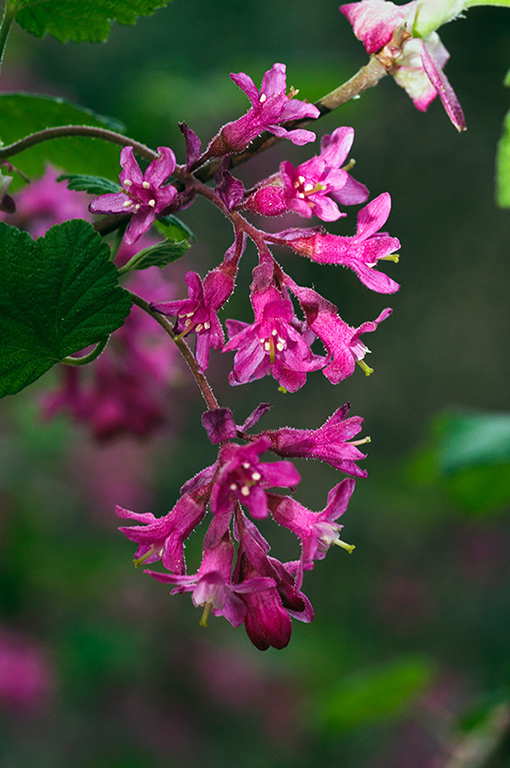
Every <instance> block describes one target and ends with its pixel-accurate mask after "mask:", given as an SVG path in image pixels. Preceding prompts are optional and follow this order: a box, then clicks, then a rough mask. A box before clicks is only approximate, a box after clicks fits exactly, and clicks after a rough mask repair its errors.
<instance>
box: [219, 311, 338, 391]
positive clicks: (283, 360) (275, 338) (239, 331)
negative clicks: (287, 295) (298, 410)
mask: <svg viewBox="0 0 510 768" xmlns="http://www.w3.org/2000/svg"><path fill="white" fill-rule="evenodd" d="M226 325H227V331H228V334H229V337H230V341H228V342H227V344H226V345H225V347H224V348H223V351H224V352H231V351H232V350H237V352H236V355H235V358H234V369H233V371H232V373H231V374H230V377H229V381H230V383H231V384H232V385H235V384H245V383H247V382H250V381H255V380H256V379H260V378H262V377H263V376H266V375H267V374H271V375H272V376H273V377H274V378H275V379H276V380H277V381H278V383H279V384H280V386H282V387H284V389H286V390H287V391H288V392H296V391H297V390H298V389H300V388H301V387H302V386H303V384H304V383H305V382H306V374H307V373H308V372H310V371H315V370H317V369H318V368H321V367H322V366H323V363H324V361H323V358H320V357H318V356H317V355H314V354H313V353H312V350H311V349H310V346H309V345H310V343H311V341H312V340H313V336H311V335H310V334H309V333H308V335H306V332H305V333H303V330H302V329H301V328H300V326H299V321H298V320H297V319H296V318H295V317H294V308H293V306H292V302H290V301H289V300H286V299H283V298H277V299H275V300H274V301H268V302H267V303H266V304H265V305H264V306H263V307H261V308H260V310H259V313H258V316H256V320H255V322H254V323H252V324H251V325H248V323H243V322H240V321H239V320H227V321H226Z"/></svg>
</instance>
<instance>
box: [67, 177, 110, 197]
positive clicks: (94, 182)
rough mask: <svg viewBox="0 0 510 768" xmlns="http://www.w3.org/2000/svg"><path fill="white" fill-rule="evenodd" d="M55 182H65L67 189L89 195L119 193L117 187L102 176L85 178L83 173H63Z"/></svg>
mask: <svg viewBox="0 0 510 768" xmlns="http://www.w3.org/2000/svg"><path fill="white" fill-rule="evenodd" d="M57 181H67V188H68V189H73V190H75V191H76V192H89V194H91V195H105V194H107V193H108V192H119V189H120V187H119V185H118V184H115V182H114V181H110V179H105V178H104V177H103V176H87V175H86V174H83V173H64V174H62V176H59V177H58V179H57Z"/></svg>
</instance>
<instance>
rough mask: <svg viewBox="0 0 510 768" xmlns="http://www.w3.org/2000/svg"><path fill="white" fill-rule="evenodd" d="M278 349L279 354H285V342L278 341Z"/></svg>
mask: <svg viewBox="0 0 510 768" xmlns="http://www.w3.org/2000/svg"><path fill="white" fill-rule="evenodd" d="M276 349H277V350H278V352H283V350H284V349H285V342H284V341H278V342H277V344H276Z"/></svg>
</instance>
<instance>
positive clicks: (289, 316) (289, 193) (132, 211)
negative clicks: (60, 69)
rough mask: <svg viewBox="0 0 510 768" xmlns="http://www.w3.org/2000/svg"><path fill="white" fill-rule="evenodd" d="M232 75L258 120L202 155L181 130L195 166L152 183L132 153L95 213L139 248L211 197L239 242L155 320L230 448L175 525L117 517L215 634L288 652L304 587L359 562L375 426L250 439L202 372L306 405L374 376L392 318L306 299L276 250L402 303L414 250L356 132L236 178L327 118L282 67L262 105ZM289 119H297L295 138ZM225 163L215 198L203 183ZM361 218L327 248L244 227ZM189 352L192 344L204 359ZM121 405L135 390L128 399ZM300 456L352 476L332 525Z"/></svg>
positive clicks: (165, 155)
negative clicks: (304, 400) (199, 544)
mask: <svg viewBox="0 0 510 768" xmlns="http://www.w3.org/2000/svg"><path fill="white" fill-rule="evenodd" d="M231 77H232V79H233V80H234V82H235V83H236V84H237V85H239V86H240V87H241V88H242V89H243V90H244V91H245V92H246V94H247V95H248V97H249V99H250V102H251V107H250V109H249V110H248V112H247V113H246V114H245V115H244V116H242V117H240V118H238V119H237V120H234V121H233V122H231V123H228V124H227V125H226V126H224V127H223V128H221V130H220V131H219V132H218V134H217V135H216V136H215V137H213V139H212V140H211V141H210V142H209V144H208V146H207V149H206V150H205V151H204V152H203V153H202V151H201V146H200V140H199V138H198V136H197V135H196V134H195V133H194V132H193V131H192V129H191V128H189V127H188V126H187V125H185V124H181V126H180V127H181V131H182V133H183V135H184V137H185V140H186V148H187V158H186V164H185V165H183V166H179V165H177V164H176V162H175V156H174V154H173V152H172V150H170V149H169V148H165V147H159V148H158V157H157V159H155V160H153V161H152V162H151V164H150V165H149V167H148V169H147V171H145V173H142V171H141V170H140V168H139V166H138V164H137V162H136V161H135V160H134V155H133V150H132V148H131V147H127V148H125V149H123V150H122V153H121V165H122V172H121V174H120V182H121V185H122V188H121V191H120V192H118V193H108V194H105V195H102V196H101V197H99V198H96V199H95V200H94V201H93V202H92V203H91V205H90V210H91V211H92V212H95V213H97V212H102V213H109V214H121V215H122V216H123V217H124V219H125V217H126V214H127V215H129V216H130V217H131V218H130V219H129V221H128V224H127V229H126V234H125V240H126V242H127V243H128V244H130V247H133V244H134V243H135V242H136V241H137V240H138V239H139V238H141V237H142V236H144V234H145V233H146V231H147V230H148V228H149V227H150V225H151V224H152V222H153V221H154V220H155V218H156V217H158V216H164V215H166V214H168V213H169V212H170V211H172V212H175V211H177V210H180V209H182V208H184V207H186V206H187V205H189V204H190V203H191V202H192V201H193V199H195V198H196V197H197V196H199V195H202V196H204V197H206V198H207V199H209V200H210V201H211V202H212V203H213V204H214V205H215V206H216V207H217V208H218V209H219V210H220V211H221V212H222V213H223V214H224V215H225V216H226V217H227V218H228V219H229V220H230V222H231V224H232V227H233V230H234V239H233V243H232V245H231V246H230V248H229V249H228V250H227V251H226V253H225V255H224V257H223V259H222V261H221V262H220V263H219V264H218V265H217V266H215V267H214V268H213V269H211V271H210V272H209V273H208V274H207V275H206V276H205V277H204V278H202V277H201V276H200V275H199V274H198V273H197V272H196V271H194V270H189V271H188V272H187V273H186V275H185V282H186V285H187V289H188V295H187V297H182V298H175V297H171V298H167V299H165V300H160V299H159V298H158V297H157V296H154V297H153V298H152V300H151V302H150V306H149V310H150V312H151V313H152V314H153V315H154V317H156V318H159V319H160V320H159V322H160V324H161V323H163V324H164V323H167V324H168V323H169V328H171V334H172V335H173V338H174V339H175V341H176V342H177V344H178V345H179V344H181V345H182V344H183V343H184V344H185V345H186V349H187V350H188V352H189V354H190V355H191V358H192V363H191V366H192V368H194V369H195V376H196V378H197V381H198V382H199V384H200V382H202V384H201V387H202V392H203V394H204V397H205V398H206V401H207V403H208V410H207V411H206V413H205V414H204V416H203V425H204V427H205V430H206V432H207V435H208V437H209V439H210V441H211V442H212V443H213V444H214V445H217V446H218V455H217V459H216V461H215V462H214V464H212V465H211V466H209V467H206V468H205V469H203V470H201V471H200V472H198V474H197V475H195V477H193V478H191V479H190V480H188V481H187V482H186V483H185V484H184V485H183V486H182V488H181V496H180V497H179V499H177V501H176V502H175V504H174V506H173V507H172V509H171V510H170V512H169V513H168V514H167V515H165V516H164V517H159V518H158V517H155V516H154V515H153V514H152V513H147V512H145V513H139V512H133V511H131V510H127V509H123V508H121V507H118V508H117V514H118V515H119V516H120V517H122V518H124V519H125V520H127V521H129V522H130V525H127V526H123V527H121V529H120V530H121V531H123V532H124V533H125V535H126V536H127V537H128V538H129V539H130V540H131V541H133V542H134V543H136V544H137V550H136V553H135V564H136V565H140V564H142V563H145V564H148V565H150V564H152V563H156V562H160V564H161V566H162V567H163V569H164V570H163V571H155V570H147V571H146V573H148V574H149V575H150V576H152V577H153V578H154V579H156V580H158V581H160V582H163V583H165V584H170V585H172V593H181V592H191V596H192V600H193V603H194V605H196V606H201V607H203V618H202V623H207V618H208V615H209V614H210V613H211V612H212V614H213V615H215V616H220V615H223V616H225V618H226V619H227V620H228V621H229V622H230V623H231V624H232V625H233V626H239V625H241V624H244V626H245V629H246V632H247V634H248V636H249V638H250V639H251V641H252V642H253V643H254V644H255V646H256V647H257V648H260V649H265V648H268V647H269V646H273V647H275V648H283V647H284V646H286V645H287V643H288V642H289V640H290V636H291V631H292V626H291V619H292V618H295V619H299V620H300V621H305V622H309V621H311V619H312V618H313V610H312V606H311V604H310V602H309V600H308V599H307V598H306V596H305V595H304V593H303V591H302V587H303V575H304V573H305V572H306V571H308V570H310V569H311V568H313V566H314V563H315V561H316V560H320V559H322V558H323V557H324V556H325V555H326V553H327V551H328V549H329V547H330V546H331V545H332V544H336V545H339V546H340V547H343V548H344V549H346V550H348V551H352V549H353V546H352V545H349V544H346V543H345V542H343V541H342V539H341V538H340V531H341V528H342V526H341V524H340V523H339V522H338V520H339V518H340V517H341V516H342V515H343V514H344V512H345V510H346V509H347V505H348V503H349V499H350V497H351V495H352V492H353V490H354V485H355V478H363V477H365V475H366V471H364V470H363V469H361V468H360V467H359V465H358V463H357V462H358V461H359V460H360V459H363V458H365V455H364V454H363V453H362V452H361V451H360V450H359V448H358V447H357V446H358V445H360V444H362V443H365V442H367V441H368V438H365V439H362V440H356V439H355V437H356V435H357V434H358V433H359V432H360V430H361V424H362V419H361V418H360V417H358V416H351V417H349V416H348V409H349V406H348V405H346V406H344V407H343V408H340V409H338V410H337V411H335V413H334V414H333V415H332V416H331V417H330V418H329V419H328V420H327V421H326V423H325V424H324V425H323V426H322V427H319V428H317V429H297V428H292V427H284V428H281V429H277V430H273V431H271V430H269V431H263V432H259V433H253V427H254V426H255V424H256V423H257V422H258V420H259V419H260V417H261V416H262V415H263V414H264V413H265V412H266V410H267V409H268V408H269V407H270V406H269V404H262V405H260V406H259V407H258V408H257V409H256V410H255V411H254V412H253V413H252V414H251V415H250V416H249V417H248V419H247V420H246V421H245V422H244V424H242V425H240V426H239V425H237V424H236V423H235V421H234V416H233V414H232V412H231V411H230V410H229V409H228V408H221V407H219V406H218V404H217V403H216V402H215V400H214V397H213V396H212V395H211V394H210V392H208V391H206V390H204V386H205V385H204V384H203V381H205V377H204V374H205V372H206V371H207V368H208V365H209V361H210V355H211V353H212V352H213V351H214V352H223V353H229V352H233V353H234V358H233V366H232V371H231V373H230V377H229V381H230V384H231V385H241V384H246V383H249V382H252V381H255V380H257V379H260V378H262V377H265V376H271V377H273V378H274V379H275V380H276V382H277V383H278V385H279V388H280V390H282V391H285V392H296V391H297V390H299V389H300V388H301V387H303V386H304V385H305V383H306V379H307V375H308V374H311V373H313V372H315V371H322V372H323V374H324V375H325V376H326V377H327V378H328V379H329V381H331V382H332V383H333V384H336V383H338V382H340V381H342V380H343V379H345V378H347V377H348V376H351V375H352V374H353V373H354V371H355V368H356V363H358V364H359V366H360V367H361V368H362V370H363V371H364V372H365V373H366V374H367V375H368V374H369V373H371V372H372V369H371V368H369V366H368V365H367V364H366V362H365V361H364V358H365V356H366V354H367V353H368V352H369V351H370V350H369V349H368V347H367V346H366V345H365V341H364V336H365V334H366V333H368V332H373V331H375V330H376V328H377V326H378V324H379V323H380V322H381V321H382V320H384V319H385V318H387V317H388V316H389V314H390V313H391V309H384V310H383V311H382V312H381V313H380V315H379V317H377V318H376V319H375V320H370V321H367V322H364V323H362V324H361V325H360V326H359V327H358V328H355V327H352V326H350V325H349V324H348V323H346V322H345V321H344V320H343V319H342V318H341V316H340V314H339V312H338V308H337V306H336V305H335V304H333V303H332V301H331V300H330V299H329V298H326V297H324V296H321V295H320V294H319V293H318V292H317V291H315V290H314V289H313V288H311V287H307V286H301V285H298V284H297V283H296V282H295V281H294V280H293V278H292V277H291V276H290V275H289V274H287V273H286V272H285V271H284V270H283V269H282V267H281V266H280V264H279V263H278V262H277V261H276V259H275V257H274V254H273V250H274V248H275V247H278V248H286V249H288V250H289V251H291V252H293V253H295V254H298V255H301V256H305V257H306V258H309V259H311V260H313V261H316V262H319V263H323V264H341V265H343V266H347V267H349V268H350V269H351V270H353V271H354V272H355V273H356V274H357V275H358V277H359V278H360V280H361V281H362V282H363V283H364V284H365V285H366V286H368V287H369V288H371V289H372V290H374V291H377V292H379V293H388V294H389V293H393V292H395V291H396V290H398V288H399V286H398V283H396V282H395V281H394V280H393V279H392V278H390V277H389V276H387V275H386V274H385V273H384V272H382V271H380V268H379V267H380V264H381V263H382V262H383V260H390V261H397V260H398V256H397V253H396V252H397V250H398V248H399V246H400V243H399V241H398V239H397V238H395V237H392V236H390V235H388V234H386V233H385V232H381V227H383V226H384V225H385V224H386V221H387V219H388V216H389V213H390V208H391V201H390V196H389V195H388V194H387V193H384V194H382V195H379V197H376V198H375V199H374V200H372V201H371V202H367V201H368V197H369V193H368V190H367V188H366V187H365V186H364V185H363V184H362V183H360V182H359V181H357V180H355V179H354V178H353V177H352V176H351V175H350V173H349V169H350V167H351V166H352V163H350V162H349V158H348V155H349V152H350V150H351V147H352V143H353V140H354V131H353V129H352V128H348V127H340V128H337V129H336V130H334V131H333V132H332V134H331V135H327V136H324V137H323V138H322V141H321V147H320V152H319V154H318V155H316V156H314V157H311V158H310V159H308V160H306V161H305V162H303V163H301V164H300V165H297V166H296V167H294V166H293V165H292V164H291V163H290V162H287V161H285V162H283V163H282V164H281V166H280V169H279V171H278V172H276V173H275V174H273V175H272V176H269V177H268V178H266V179H263V180H261V181H260V182H258V183H257V184H256V185H255V186H254V187H253V188H252V189H249V190H245V188H244V186H243V183H242V181H241V180H240V179H238V178H236V177H235V176H234V175H233V172H232V163H231V156H232V155H234V154H236V153H239V152H242V151H243V150H245V149H246V148H247V147H248V145H249V144H250V143H251V142H252V141H253V139H255V138H257V137H258V136H259V135H260V134H261V133H262V132H263V131H269V132H271V133H272V134H273V135H275V136H277V137H279V138H287V139H289V140H290V141H292V142H294V143H296V144H300V145H302V144H305V143H307V142H309V141H311V140H314V139H315V134H314V133H312V132H311V131H309V130H304V129H303V128H302V127H301V125H302V121H304V120H306V121H309V120H310V119H313V118H315V117H317V116H318V115H319V112H318V110H317V109H316V108H315V107H313V106H312V105H310V104H307V103H306V102H301V101H298V100H296V99H294V98H292V97H293V96H294V95H295V93H296V92H295V91H294V90H293V89H291V93H290V96H289V95H287V92H286V91H287V88H286V78H285V66H284V65H283V64H275V65H274V66H273V67H272V68H271V69H270V70H269V71H268V72H266V74H265V75H264V78H263V82H262V87H261V89H260V91H259V90H258V89H256V88H255V85H254V84H253V81H252V80H251V78H249V77H248V76H247V75H245V74H242V73H241V74H238V75H232V76H231ZM289 120H292V121H294V122H293V123H291V128H290V130H289V129H288V121H289ZM296 121H297V122H296ZM292 126H294V127H292ZM295 126H297V127H295ZM214 158H217V159H216V160H215V162H216V164H217V167H216V170H215V172H214V180H215V186H214V187H213V188H212V187H210V186H207V185H206V184H205V183H204V182H203V181H202V180H201V178H200V173H202V172H203V170H204V169H205V170H207V168H208V165H207V164H208V163H210V162H211V159H214ZM218 163H219V165H218ZM199 171H200V173H199ZM350 205H362V206H363V207H361V209H360V210H359V211H358V216H357V218H358V226H357V231H356V233H355V234H346V235H333V234H328V233H327V232H325V231H324V230H323V229H322V227H321V226H319V227H317V226H312V227H309V228H306V227H305V228H303V227H294V228H291V229H286V230H284V231H281V232H277V233H274V232H268V231H265V230H264V229H263V228H258V227H255V226H254V225H253V224H252V223H251V222H250V221H249V219H248V218H246V215H248V216H249V215H250V214H251V213H255V214H257V216H259V217H260V216H262V217H266V216H268V217H274V216H276V215H281V214H284V213H294V214H298V215H300V216H302V217H304V218H305V219H310V218H312V217H313V216H315V217H317V218H318V219H319V220H321V221H323V222H329V221H335V220H338V219H340V218H343V217H345V216H346V215H347V213H346V211H345V210H344V208H345V207H346V206H350ZM248 239H250V240H251V241H252V242H253V243H254V244H255V247H256V249H257V252H258V261H257V264H256V265H255V266H254V268H253V280H252V283H251V287H250V302H251V306H252V310H253V320H252V322H245V321H242V320H238V319H233V318H227V319H226V320H225V321H224V323H223V322H222V321H221V319H220V317H219V314H218V313H219V312H220V310H222V308H223V307H224V305H225V304H226V302H227V301H228V299H229V298H230V296H231V295H232V293H233V291H234V288H235V284H236V277H237V273H238V269H239V263H240V260H241V257H242V256H243V254H244V252H245V246H246V242H247V240H248ZM166 318H168V320H167V319H166ZM224 328H225V330H224ZM190 342H192V343H193V342H194V344H193V348H194V352H193V353H192V352H191V349H190V347H189V346H188V344H189V343H190ZM121 391H122V386H120V387H119V391H118V397H119V398H120V397H121ZM211 398H212V399H211ZM271 457H272V459H273V460H271ZM293 458H315V459H319V460H321V461H325V462H327V463H329V464H330V465H331V466H333V467H335V468H336V469H337V470H339V471H340V472H342V473H344V475H346V477H344V479H341V480H340V481H339V482H338V483H337V484H336V485H335V486H334V487H333V488H332V489H331V491H330V492H329V494H328V498H327V501H326V505H325V507H324V508H323V509H322V510H321V511H312V510H310V509H308V508H306V507H305V506H303V505H302V504H300V503H299V502H298V501H297V500H296V499H295V498H294V491H295V489H296V487H297V486H298V484H299V482H300V475H299V473H298V470H297V469H296V467H295V466H294V464H293V463H292V462H291V459H293ZM266 518H271V519H273V520H274V521H275V522H276V523H277V524H278V525H281V526H284V527H286V528H288V529H289V530H290V531H292V532H293V533H294V534H295V535H296V536H297V539H298V541H299V543H300V552H301V554H300V556H299V557H298V558H297V559H296V560H292V561H290V562H282V561H281V560H278V559H277V558H276V557H274V556H273V555H272V554H270V551H271V550H270V545H269V543H268V542H267V541H266V540H265V538H264V537H263V536H262V534H261V533H260V531H259V529H258V527H257V523H258V521H260V520H263V519H266ZM202 521H208V522H207V528H206V533H205V536H204V540H203V556H202V562H201V564H200V565H199V567H198V570H197V571H196V572H195V573H190V572H189V571H188V570H187V567H186V563H185V558H184V547H185V542H186V540H187V539H188V537H189V536H190V535H191V534H192V533H193V531H195V529H196V528H197V526H198V525H199V524H200V523H202Z"/></svg>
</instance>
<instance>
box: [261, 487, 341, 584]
mask: <svg viewBox="0 0 510 768" xmlns="http://www.w3.org/2000/svg"><path fill="white" fill-rule="evenodd" d="M354 485H355V481H354V480H353V478H350V477H348V478H346V479H345V480H342V482H340V483H338V485H335V487H334V488H332V489H331V491H330V492H329V494H328V503H327V505H326V507H325V508H324V509H323V510H322V511H321V512H312V511H311V510H310V509H307V508H306V507H303V505H302V504H300V503H299V502H298V501H296V500H295V499H293V498H292V497H291V496H280V495H279V494H276V493H270V494H268V499H269V508H270V510H271V514H272V515H273V517H274V519H275V521H276V522H277V523H279V524H280V525H284V526H285V527H286V528H288V529H289V530H291V531H292V532H293V533H295V534H296V536H298V537H299V539H300V540H301V546H302V555H301V560H302V564H303V568H304V569H305V570H310V569H311V568H313V561H314V560H322V559H323V558H324V557H326V554H327V552H328V549H329V548H330V546H331V544H338V545H339V546H343V548H344V549H348V550H351V551H352V549H354V547H352V545H349V544H347V545H346V544H344V542H342V541H341V540H340V539H339V538H338V534H339V532H340V530H341V528H342V526H341V525H339V524H338V523H336V522H334V521H335V520H337V519H338V518H339V517H340V516H341V515H343V514H344V512H345V510H346V509H347V505H348V504H349V501H350V498H351V496H352V493H353V491H354ZM351 547H352V549H351Z"/></svg>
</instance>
